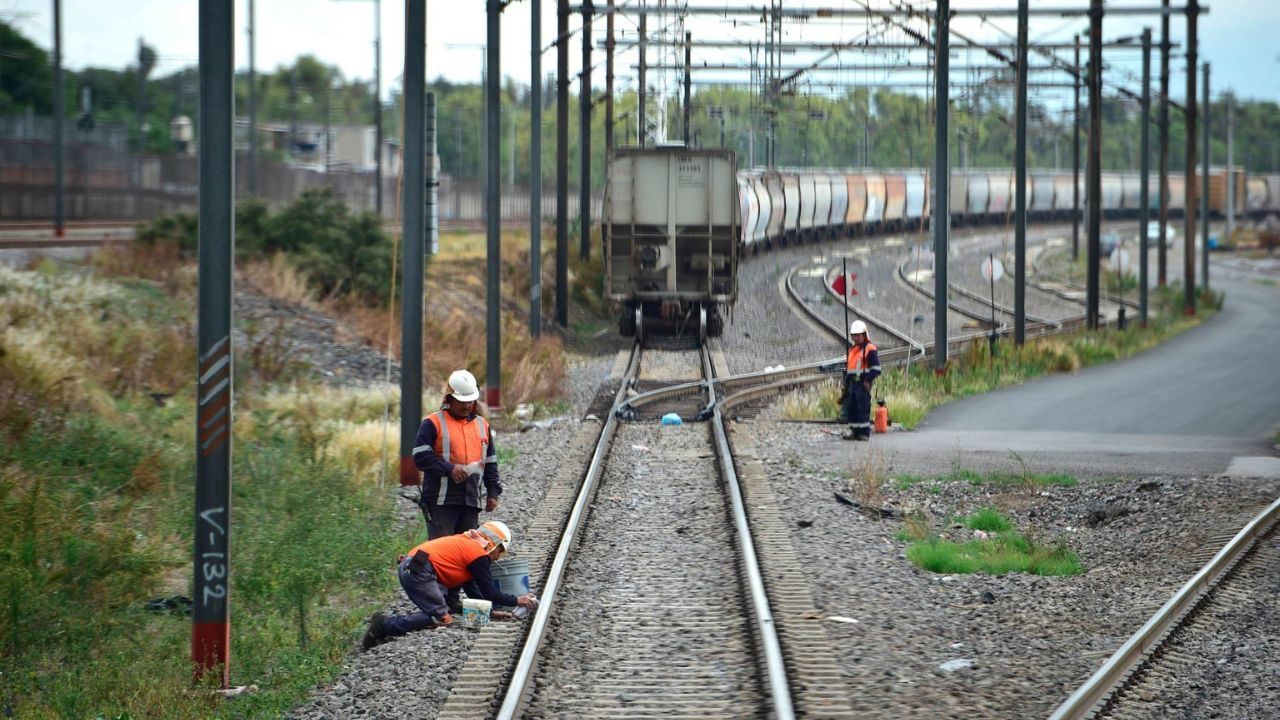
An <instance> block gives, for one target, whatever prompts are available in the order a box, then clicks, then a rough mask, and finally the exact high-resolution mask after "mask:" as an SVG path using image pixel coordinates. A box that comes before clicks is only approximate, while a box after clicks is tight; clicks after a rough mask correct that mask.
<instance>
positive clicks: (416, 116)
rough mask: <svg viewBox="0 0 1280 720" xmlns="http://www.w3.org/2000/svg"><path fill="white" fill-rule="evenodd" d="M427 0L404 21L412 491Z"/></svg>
mask: <svg viewBox="0 0 1280 720" xmlns="http://www.w3.org/2000/svg"><path fill="white" fill-rule="evenodd" d="M426 3H427V0H407V2H406V4H405V18H404V183H403V184H402V185H401V188H400V195H401V198H400V207H401V208H402V209H403V213H404V215H403V217H402V220H401V222H402V223H403V226H402V230H403V232H404V242H403V243H402V245H403V247H402V250H401V252H402V253H403V255H402V260H401V263H400V264H401V267H402V268H403V270H402V272H403V273H404V275H403V276H402V278H401V282H400V287H401V288H402V293H403V294H402V295H401V306H400V320H401V326H400V338H401V345H402V348H403V349H402V350H401V357H400V484H401V485H417V484H418V482H419V480H418V469H417V468H416V467H414V465H413V447H414V442H415V441H416V440H417V437H418V423H419V421H421V420H422V285H423V278H422V274H423V265H424V264H425V263H424V260H423V256H422V249H423V244H424V243H425V238H424V233H423V229H424V226H425V224H426V221H425V217H426V212H425V204H424V201H423V190H424V189H425V185H426V169H425V164H426V163H425V162H424V152H423V150H424V148H423V145H424V135H425V134H426V133H425V132H424V130H425V127H426V120H425V118H424V117H423V111H424V107H425V105H426V97H425V95H426V76H427V54H426V52H427V4H426Z"/></svg>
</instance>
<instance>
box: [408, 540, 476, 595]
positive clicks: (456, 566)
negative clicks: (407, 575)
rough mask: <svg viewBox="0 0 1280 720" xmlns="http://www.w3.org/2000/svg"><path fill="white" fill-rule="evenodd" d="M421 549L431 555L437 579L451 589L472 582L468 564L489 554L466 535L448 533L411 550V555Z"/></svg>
mask: <svg viewBox="0 0 1280 720" xmlns="http://www.w3.org/2000/svg"><path fill="white" fill-rule="evenodd" d="M419 550H423V551H425V552H426V553H427V555H428V556H430V560H431V567H432V569H434V570H435V571H436V579H437V580H439V581H440V582H441V584H443V585H444V586H445V587H447V588H449V589H453V588H456V587H462V586H463V585H465V584H467V583H469V582H471V580H472V577H471V571H470V570H468V569H467V566H468V565H470V564H471V563H473V562H475V561H476V560H477V559H478V558H481V557H483V556H485V555H487V554H488V553H486V552H485V551H484V548H483V547H481V546H480V543H478V542H476V541H475V540H472V539H471V538H469V537H467V536H466V535H447V536H445V537H442V538H436V539H435V540H428V541H426V542H424V543H422V544H420V545H418V546H417V547H415V548H414V549H412V550H410V551H409V557H413V556H414V555H416V554H417V552H418V551H419Z"/></svg>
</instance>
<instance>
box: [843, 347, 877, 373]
mask: <svg viewBox="0 0 1280 720" xmlns="http://www.w3.org/2000/svg"><path fill="white" fill-rule="evenodd" d="M875 349H876V345H875V343H873V342H870V341H868V342H867V344H866V345H863V346H862V347H858V346H857V345H856V344H854V345H853V346H851V347H850V348H849V361H848V362H847V363H846V364H845V372H847V373H849V374H852V375H858V376H861V375H862V373H864V372H866V371H868V370H870V369H871V368H870V367H868V366H867V355H868V354H869V353H871V352H872V351H873V350H875Z"/></svg>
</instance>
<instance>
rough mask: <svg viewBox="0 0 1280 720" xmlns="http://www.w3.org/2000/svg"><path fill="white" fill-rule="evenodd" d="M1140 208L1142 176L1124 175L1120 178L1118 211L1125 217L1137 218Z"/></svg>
mask: <svg viewBox="0 0 1280 720" xmlns="http://www.w3.org/2000/svg"><path fill="white" fill-rule="evenodd" d="M1141 208H1142V176H1141V175H1134V174H1132V173H1125V174H1123V175H1121V176H1120V209H1121V210H1123V211H1124V213H1123V214H1124V215H1125V216H1133V217H1137V215H1138V210H1140V209H1141Z"/></svg>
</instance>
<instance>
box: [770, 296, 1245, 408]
mask: <svg viewBox="0 0 1280 720" xmlns="http://www.w3.org/2000/svg"><path fill="white" fill-rule="evenodd" d="M1181 298H1182V292H1181V290H1180V287H1179V286H1178V285H1176V284H1175V285H1170V286H1167V287H1164V288H1160V289H1159V290H1158V291H1157V292H1154V293H1152V295H1151V306H1150V322H1149V323H1148V326H1147V327H1145V328H1144V327H1141V326H1140V325H1139V324H1138V323H1137V322H1136V321H1135V320H1133V319H1131V320H1130V324H1129V326H1128V327H1127V328H1126V329H1124V330H1120V329H1114V328H1107V329H1102V330H1097V331H1078V332H1072V333H1066V334H1061V335H1052V336H1049V337H1044V338H1032V339H1030V340H1028V341H1027V342H1026V344H1024V345H1023V346H1022V347H1018V346H1016V345H1014V344H1013V340H1012V339H1011V338H1002V339H1001V340H1000V341H999V342H997V343H996V352H995V355H994V356H993V355H992V354H991V349H990V345H989V344H988V343H987V341H986V340H985V339H978V340H975V341H973V342H971V343H970V344H969V346H968V348H967V349H966V350H965V351H964V352H962V353H960V354H958V356H957V357H955V359H954V360H952V362H951V364H950V365H948V366H947V372H946V373H944V374H942V375H938V374H936V373H935V372H934V371H933V367H932V366H930V365H928V364H927V363H915V364H913V365H912V366H911V370H910V372H908V371H907V370H906V369H905V368H891V369H886V370H885V372H884V374H882V375H881V376H880V379H879V380H878V381H877V382H876V386H875V395H876V397H878V398H885V400H886V401H887V405H888V408H889V417H890V419H891V420H892V421H893V422H894V423H896V424H900V425H902V426H903V427H906V428H912V427H915V426H916V425H917V424H919V422H920V421H921V420H923V419H924V416H925V415H926V414H927V413H928V412H929V411H930V410H932V409H933V408H935V407H937V406H939V405H942V404H943V403H947V402H950V401H952V400H958V399H960V398H964V397H968V396H970V395H977V394H979V393H984V392H989V391H991V390H996V389H999V388H1002V387H1006V386H1009V385H1019V384H1021V383H1024V382H1026V381H1027V380H1031V379H1033V378H1037V377H1040V376H1043V375H1048V374H1052V373H1069V372H1075V371H1077V370H1079V369H1080V368H1082V367H1088V366H1089V365H1096V364H1098V363H1104V362H1111V361H1113V360H1120V359H1123V358H1127V357H1130V356H1133V355H1136V354H1138V353H1140V352H1142V351H1144V350H1148V349H1150V348H1152V347H1155V346H1156V345H1159V344H1160V343H1162V342H1164V341H1165V340H1168V339H1169V338H1171V337H1173V336H1174V335H1177V334H1179V333H1181V332H1184V331H1186V330H1189V329H1191V328H1193V327H1195V326H1197V325H1199V324H1200V323H1202V322H1204V320H1205V319H1206V318H1208V317H1210V316H1212V315H1213V314H1214V313H1215V312H1217V310H1218V308H1219V307H1220V306H1221V303H1222V297H1221V296H1220V295H1218V294H1216V293H1213V292H1211V291H1205V292H1202V293H1199V294H1198V295H1197V298H1198V306H1199V310H1198V312H1197V314H1196V315H1194V316H1191V317H1188V316H1186V315H1183V314H1182V312H1181V302H1182V301H1181ZM839 395H840V388H839V387H838V386H837V385H836V384H835V383H828V384H826V385H823V386H820V387H817V388H810V389H806V390H802V391H800V392H798V393H793V394H792V395H790V396H788V398H787V399H786V400H784V402H783V408H782V412H783V417H786V418H787V419H791V420H815V419H823V418H833V417H837V416H838V414H839V405H838V398H839Z"/></svg>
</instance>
